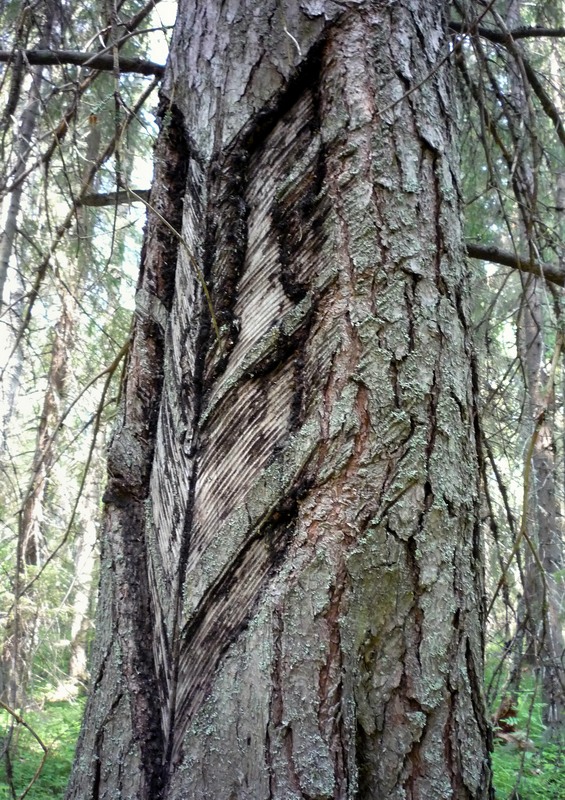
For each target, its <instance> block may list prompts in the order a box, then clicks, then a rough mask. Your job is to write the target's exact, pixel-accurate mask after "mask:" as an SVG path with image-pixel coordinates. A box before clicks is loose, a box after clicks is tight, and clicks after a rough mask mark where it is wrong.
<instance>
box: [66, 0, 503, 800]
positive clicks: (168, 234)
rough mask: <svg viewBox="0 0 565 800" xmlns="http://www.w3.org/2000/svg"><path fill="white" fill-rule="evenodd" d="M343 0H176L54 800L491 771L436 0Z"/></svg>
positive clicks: (464, 783) (298, 790)
mask: <svg viewBox="0 0 565 800" xmlns="http://www.w3.org/2000/svg"><path fill="white" fill-rule="evenodd" d="M349 6H350V8H349V9H348V10H346V11H344V10H343V4H340V6H339V8H338V6H337V4H334V3H331V2H322V1H321V0H320V1H319V2H314V1H313V0H312V2H309V1H307V0H304V1H303V2H301V3H300V4H298V3H295V2H291V3H288V4H286V6H285V7H283V6H282V5H281V4H279V3H276V2H274V0H272V2H270V3H267V4H264V5H262V6H261V7H260V8H259V7H257V6H256V5H255V4H252V3H251V2H246V3H241V4H239V5H238V6H234V5H232V4H225V3H219V2H210V0H206V2H204V0H200V1H199V2H194V3H188V2H184V3H181V4H180V10H179V18H178V21H177V26H176V30H175V37H174V43H173V48H172V52H171V60H170V65H169V71H168V78H167V80H166V83H165V97H164V102H163V127H162V132H161V136H160V140H159V144H158V147H157V152H156V161H155V180H154V186H153V191H152V195H151V201H150V202H151V205H152V207H153V208H155V209H157V210H158V212H159V216H157V214H154V213H150V214H149V220H148V229H147V234H146V242H145V248H144V259H143V265H142V274H141V278H140V284H139V289H138V311H137V324H136V330H135V337H134V341H133V344H132V348H131V352H130V358H129V366H128V375H127V382H126V386H125V389H124V400H123V411H122V416H121V423H120V425H119V426H118V429H117V430H116V432H115V435H114V438H113V442H112V445H111V447H110V453H109V473H110V480H109V484H108V488H107V491H106V495H105V499H106V502H107V514H106V524H105V533H104V536H103V541H102V565H101V586H100V602H99V613H98V622H97V626H98V627H97V644H96V655H95V663H94V665H93V670H92V674H93V687H92V692H91V696H90V699H89V703H88V707H87V711H86V717H85V723H84V726H83V731H82V734H81V739H80V742H79V747H78V752H77V758H76V762H75V766H74V770H73V775H72V777H71V782H70V785H69V789H68V794H67V797H68V798H69V800H70V798H96V799H97V800H101V798H110V797H115V796H118V795H119V793H120V791H121V792H123V796H127V797H128V798H139V799H140V800H141V799H142V798H143V799H145V798H147V800H149V798H151V799H152V800H154V798H157V797H163V798H167V800H176V799H177V798H179V799H180V798H183V799H186V798H191V800H197V798H198V800H203V799H204V798H217V800H220V798H226V800H227V798H249V800H257V799H258V798H281V799H282V798H285V800H286V798H314V797H315V798H354V797H355V798H358V799H359V800H362V799H363V798H377V797H378V798H379V800H385V798H386V799H387V800H388V799H389V798H390V800H392V799H393V798H394V799H395V800H400V798H426V799H428V798H485V797H488V796H489V792H490V788H489V787H490V772H489V767H488V738H489V734H488V727H487V725H486V723H485V716H484V708H483V699H482V659H483V641H482V626H483V622H484V620H483V616H482V615H483V588H482V563H481V549H480V533H479V527H478V519H477V511H478V506H477V453H476V430H475V424H476V423H475V419H476V418H475V406H474V382H475V381H474V373H473V366H472V348H471V341H470V330H469V323H468V313H467V312H468V304H467V296H466V268H465V264H464V259H463V255H462V253H463V251H462V245H461V231H460V224H459V209H458V204H457V200H458V191H457V185H456V182H455V181H456V179H455V173H456V168H457V161H456V156H455V153H454V149H453V141H452V135H453V131H452V120H451V118H450V114H451V111H452V109H453V107H454V103H453V95H452V90H451V81H450V73H449V66H448V65H447V64H446V63H445V56H446V54H447V52H448V44H447V42H446V40H445V37H444V33H443V22H444V20H443V19H442V11H443V3H442V2H439V0H435V1H434V2H430V0H402V1H401V2H397V3H395V4H394V6H392V5H391V4H390V3H384V2H383V3H380V2H378V3H374V2H373V3H369V2H367V3H365V2H360V3H353V2H352V3H350V4H349ZM162 219H164V220H166V221H167V222H168V226H165V225H164V224H163V223H162V221H161V220H162ZM169 226H172V227H174V228H176V229H178V230H181V229H182V237H183V238H182V243H180V242H179V239H178V237H177V236H176V235H174V234H173V233H172V231H171V228H170V227H169ZM175 267H176V269H175ZM204 281H205V283H204ZM205 287H206V290H205ZM212 308H213V314H211V313H210V311H211V309H212ZM150 642H152V648H151V647H150V646H149V643H150Z"/></svg>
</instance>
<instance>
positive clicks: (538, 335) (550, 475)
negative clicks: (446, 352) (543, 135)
mask: <svg viewBox="0 0 565 800" xmlns="http://www.w3.org/2000/svg"><path fill="white" fill-rule="evenodd" d="M521 6H522V0H511V1H510V2H509V5H508V10H507V20H508V25H509V26H510V27H511V28H514V27H519V26H520V24H522V19H521ZM510 86H511V89H512V93H513V97H512V100H513V103H514V108H515V109H516V114H517V119H516V130H520V131H521V130H522V129H523V126H524V125H526V126H527V128H528V129H529V130H535V121H534V120H533V119H532V112H531V107H530V105H529V103H528V100H527V97H526V96H525V94H524V88H523V83H522V73H521V69H520V65H519V64H516V65H515V66H514V70H513V71H512V72H511V83H510ZM537 147H538V143H537V141H535V140H532V142H531V144H530V147H526V148H523V147H522V148H520V150H519V152H520V159H519V163H518V164H517V170H516V174H517V176H518V177H517V182H516V186H517V188H518V189H519V192H520V191H521V192H522V194H521V195H520V194H519V192H517V196H518V197H521V198H522V203H521V204H520V210H521V214H522V219H521V224H520V229H521V233H522V239H523V242H524V244H525V245H526V249H527V247H532V246H533V243H534V242H535V219H536V217H537V216H538V209H537V204H536V202H537V201H536V198H537V186H536V179H535V175H536V174H537V164H536V161H537V160H538V159H539V155H538V153H537V152H536V148H537ZM556 193H557V198H556V199H557V201H558V202H559V199H558V196H559V182H558V181H557V183H556ZM543 292H544V287H543V283H542V282H541V281H540V280H539V279H537V278H534V277H533V276H532V277H531V278H529V279H528V282H527V285H526V288H525V292H524V306H523V313H522V315H521V319H520V325H521V338H522V342H523V353H522V357H523V363H524V372H525V376H526V391H527V397H528V412H529V418H530V424H529V425H528V430H527V435H528V438H530V437H532V436H533V439H532V443H533V447H532V450H531V463H530V464H527V465H526V471H528V470H529V469H530V467H531V476H532V478H531V481H530V493H529V498H528V533H529V541H530V543H531V544H532V545H533V547H534V548H535V550H536V552H535V553H534V552H532V549H531V548H530V547H529V546H527V547H526V551H525V559H524V563H525V568H526V574H525V586H524V600H525V625H526V632H527V635H528V641H527V647H528V650H529V653H530V655H531V656H532V657H533V662H534V664H535V666H536V667H537V668H539V670H540V671H541V684H542V699H543V701H544V704H545V709H544V719H545V722H546V724H548V725H549V726H550V728H551V729H552V730H553V732H554V733H555V732H556V731H557V730H558V729H559V727H560V725H561V724H562V719H563V711H564V708H565V672H564V670H563V654H564V642H563V633H562V625H561V620H560V609H561V608H562V603H563V599H564V594H563V577H562V574H561V573H562V571H563V565H564V564H563V545H562V541H561V531H560V528H559V524H558V516H557V502H556V493H555V482H556V480H555V479H556V471H555V441H554V436H553V427H552V410H553V407H554V403H553V401H552V397H549V398H546V397H545V387H546V385H547V380H548V376H547V374H546V370H545V358H546V354H545V338H546V336H547V333H546V321H545V319H544V313H543ZM527 449H528V451H529V448H527Z"/></svg>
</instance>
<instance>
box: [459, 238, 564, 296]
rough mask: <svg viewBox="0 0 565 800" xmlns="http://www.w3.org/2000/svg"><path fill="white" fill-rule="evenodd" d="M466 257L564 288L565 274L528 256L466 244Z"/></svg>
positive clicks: (557, 268)
mask: <svg viewBox="0 0 565 800" xmlns="http://www.w3.org/2000/svg"><path fill="white" fill-rule="evenodd" d="M467 255H468V256H469V257H470V258H477V259H479V260H480V261H490V262H491V263H493V264H500V265H501V266H503V267H512V269H518V270H520V271H521V272H529V273H530V274H531V275H536V276H537V277H538V278H545V280H546V281H550V282H551V283H555V284H557V286H565V272H564V271H563V270H561V269H559V267H556V266H555V265H554V264H547V263H542V262H541V261H536V260H533V259H531V258H529V257H528V256H525V255H524V256H520V255H518V254H516V253H512V252H510V251H509V250H501V249H499V248H498V247H493V246H492V245H482V244H476V243H474V242H467Z"/></svg>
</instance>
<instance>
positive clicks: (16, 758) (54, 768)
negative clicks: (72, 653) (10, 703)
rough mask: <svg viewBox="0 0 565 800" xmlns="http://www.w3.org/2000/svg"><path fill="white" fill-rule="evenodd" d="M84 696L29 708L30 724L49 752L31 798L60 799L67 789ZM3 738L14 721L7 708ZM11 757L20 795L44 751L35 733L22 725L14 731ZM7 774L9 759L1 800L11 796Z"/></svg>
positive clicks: (1, 773)
mask: <svg viewBox="0 0 565 800" xmlns="http://www.w3.org/2000/svg"><path fill="white" fill-rule="evenodd" d="M83 711H84V699H81V700H76V701H74V702H72V703H49V704H48V705H46V706H45V708H44V709H43V710H42V711H35V712H29V713H28V714H26V716H25V720H26V722H27V724H28V725H29V726H30V727H31V728H33V730H34V731H35V733H36V734H37V735H38V736H39V738H40V739H41V741H42V742H43V743H44V744H45V745H46V747H47V748H48V750H49V752H48V754H47V758H46V760H45V764H44V765H43V769H42V770H41V773H40V775H39V777H38V778H37V780H36V781H35V783H34V784H33V786H32V788H31V789H30V791H29V793H28V794H27V795H26V797H27V798H29V800H59V798H62V797H63V795H64V792H65V787H66V784H67V780H68V777H69V772H70V769H71V764H72V760H73V755H74V750H75V745H76V740H77V737H78V734H79V730H80V722H81V717H82V713H83ZM0 714H1V716H0V739H1V740H2V742H4V741H5V739H6V736H7V735H8V732H9V727H10V724H11V722H12V719H11V717H9V716H8V714H7V713H6V712H5V711H0ZM13 737H14V738H13V745H12V747H11V749H10V758H11V765H12V772H13V785H14V789H15V792H16V797H18V796H19V795H20V794H21V793H22V792H23V791H24V790H25V788H26V787H27V785H28V784H29V782H30V781H31V780H32V778H33V776H34V774H35V771H36V770H37V767H38V766H39V764H40V763H41V758H42V755H43V751H42V749H41V747H40V746H39V744H38V742H37V741H36V740H35V739H34V738H33V736H32V735H31V734H30V733H29V731H27V730H26V729H25V728H23V727H22V726H20V725H16V726H15V729H14V734H13ZM11 798H12V795H11V792H10V787H9V784H8V781H7V776H6V763H5V761H2V763H1V764H0V800H11Z"/></svg>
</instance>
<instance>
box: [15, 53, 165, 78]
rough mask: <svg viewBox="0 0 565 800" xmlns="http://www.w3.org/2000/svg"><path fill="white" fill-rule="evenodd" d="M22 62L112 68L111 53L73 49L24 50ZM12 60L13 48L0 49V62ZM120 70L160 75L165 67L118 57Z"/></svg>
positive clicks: (102, 68) (135, 59)
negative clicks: (81, 51) (85, 51)
mask: <svg viewBox="0 0 565 800" xmlns="http://www.w3.org/2000/svg"><path fill="white" fill-rule="evenodd" d="M22 56H23V60H24V62H25V61H27V62H28V63H29V64H41V65H53V64H55V65H57V64H58V65H63V64H75V65H76V66H79V67H89V68H90V69H99V70H109V71H111V70H113V69H114V54H113V53H102V54H100V53H80V52H77V51H75V50H24V51H23V52H22ZM13 60H14V52H13V50H0V62H4V63H6V62H10V61H13ZM119 69H120V72H135V73H137V74H138V75H156V76H158V77H162V75H163V73H164V71H165V67H164V66H163V65H162V64H157V63H155V62H154V61H145V60H144V59H142V58H124V57H123V56H120V58H119Z"/></svg>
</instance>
